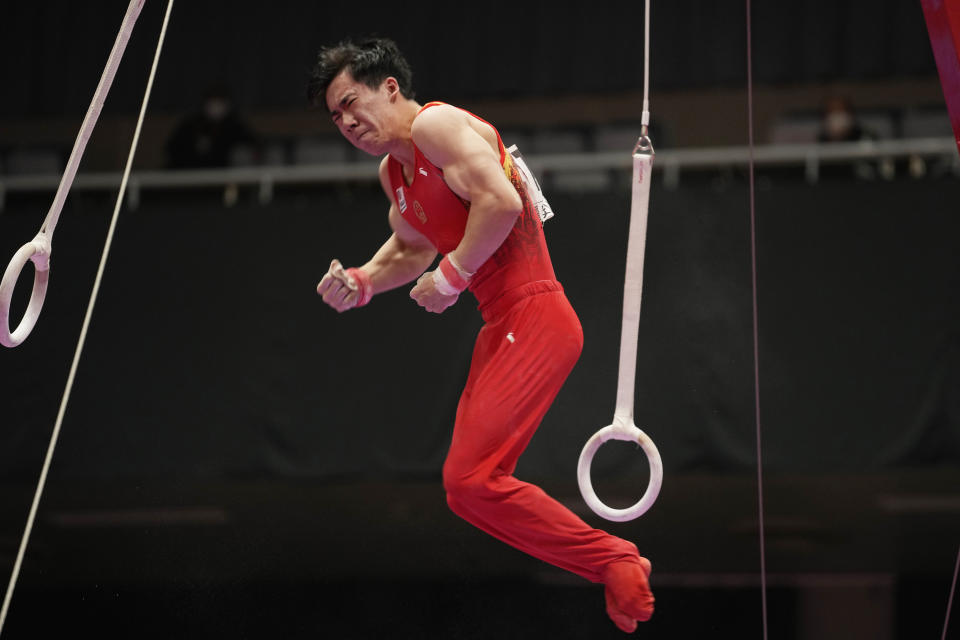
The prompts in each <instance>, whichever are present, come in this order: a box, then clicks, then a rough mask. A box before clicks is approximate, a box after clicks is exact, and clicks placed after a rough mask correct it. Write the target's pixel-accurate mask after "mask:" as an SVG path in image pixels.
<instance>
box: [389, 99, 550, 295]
mask: <svg viewBox="0 0 960 640" xmlns="http://www.w3.org/2000/svg"><path fill="white" fill-rule="evenodd" d="M438 104H442V103H439V102H430V103H428V104H426V105H425V106H424V107H423V109H421V110H420V112H421V113H422V112H423V110H424V109H429V108H430V107H432V106H436V105H438ZM461 110H462V111H464V112H465V113H468V114H469V115H471V116H472V117H474V118H477V120H480V121H481V122H484V123H485V124H489V123H488V122H486V121H485V120H483V119H482V118H479V117H477V116H475V115H474V114H472V113H470V112H469V111H466V110H463V109H461ZM494 131H495V132H496V129H495V128H494ZM497 145H498V146H499V147H500V164H501V166H503V171H504V173H505V174H506V176H507V178H508V179H509V180H510V182H511V183H512V184H513V186H514V188H515V189H516V190H517V193H518V194H519V195H520V199H521V200H522V201H523V209H522V211H521V212H520V215H518V216H517V220H516V223H515V224H514V226H513V230H511V231H510V235H508V236H507V238H506V240H504V241H503V244H501V245H500V247H499V248H498V249H497V250H496V251H495V252H494V253H493V255H492V256H490V258H489V259H488V260H487V261H486V262H484V263H483V265H481V266H480V268H479V269H477V272H476V274H475V275H474V276H473V279H472V280H471V281H470V286H469V289H470V291H471V292H472V293H473V295H474V296H476V298H477V302H478V303H479V306H480V309H481V311H482V310H483V309H484V307H486V306H488V305H490V304H492V303H493V302H494V301H496V300H497V299H498V298H500V297H501V296H502V295H503V294H505V293H507V292H509V291H511V290H514V289H516V288H518V287H521V286H523V285H526V284H529V283H531V282H537V281H550V282H555V281H556V276H555V274H554V271H553V264H552V263H551V261H550V254H549V252H548V251H547V243H546V240H545V238H544V237H543V224H542V223H541V221H540V216H538V215H537V212H536V211H535V210H534V208H533V206H532V204H531V203H530V200H529V199H528V198H527V194H526V191H525V189H524V188H523V182H522V181H521V178H520V175H519V173H518V172H517V169H516V167H514V164H513V157H512V156H511V155H510V154H509V153H507V151H506V149H505V148H504V146H503V141H502V140H501V139H500V133H499V132H497ZM413 150H414V159H415V165H414V169H413V170H414V173H413V180H411V182H410V184H407V182H406V179H405V178H404V175H403V166H402V165H401V164H400V162H399V161H398V160H397V159H396V158H394V157H393V156H390V158H389V160H388V161H387V167H388V171H389V176H390V187H391V189H392V190H393V193H392V196H393V199H394V202H395V203H396V205H397V210H398V211H399V212H400V215H401V216H402V217H403V219H404V220H406V221H407V223H409V224H410V226H412V227H413V228H414V229H416V230H417V231H419V232H420V233H422V234H423V235H424V236H426V238H427V239H428V240H430V242H431V243H432V244H433V245H434V246H435V247H436V248H437V251H439V252H440V253H443V254H447V253H449V252H451V251H453V250H454V249H456V248H457V246H458V245H459V244H460V241H461V240H462V239H463V232H464V229H465V228H466V225H467V216H468V215H470V203H469V202H468V201H466V200H464V199H462V198H461V197H460V196H458V195H457V194H456V193H454V192H453V191H451V190H450V187H448V186H447V183H446V182H444V180H443V170H442V169H440V168H439V167H437V166H435V165H434V164H433V163H431V162H430V161H429V160H428V159H427V158H426V156H424V155H423V154H422V153H421V152H420V149H418V148H417V146H416V145H413ZM557 286H558V287H559V285H557Z"/></svg>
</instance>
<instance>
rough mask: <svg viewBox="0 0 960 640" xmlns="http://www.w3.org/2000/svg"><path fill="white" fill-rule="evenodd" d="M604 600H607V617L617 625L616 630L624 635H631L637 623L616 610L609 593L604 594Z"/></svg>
mask: <svg viewBox="0 0 960 640" xmlns="http://www.w3.org/2000/svg"><path fill="white" fill-rule="evenodd" d="M606 599H607V615H608V616H610V619H611V620H613V624H615V625H617V628H618V629H620V631H623V632H625V633H633V632H634V631H636V630H637V621H636V620H634V619H633V618H632V617H631V616H629V615H627V614H626V613H624V612H623V611H621V610H620V609H618V608H617V605H616V603H615V602H614V601H613V598H612V597H610V592H609V591H607V592H606Z"/></svg>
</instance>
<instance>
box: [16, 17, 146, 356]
mask: <svg viewBox="0 0 960 640" xmlns="http://www.w3.org/2000/svg"><path fill="white" fill-rule="evenodd" d="M143 3H144V0H130V4H129V5H128V6H127V13H126V15H124V17H123V23H122V24H121V26H120V31H119V33H117V39H116V41H115V42H114V44H113V49H112V50H111V51H110V57H109V58H108V59H107V65H106V67H104V69H103V75H101V76H100V83H99V84H98V85H97V90H96V92H95V93H94V94H93V100H92V101H91V102H90V107H89V108H88V109H87V115H86V116H85V117H84V119H83V124H82V125H81V126H80V133H79V134H78V135H77V140H76V142H74V145H73V151H71V153H70V158H69V160H67V166H66V168H65V169H64V171H63V177H62V178H61V179H60V186H59V187H58V188H57V193H56V195H55V196H54V198H53V204H52V205H51V206H50V211H49V212H48V213H47V217H46V219H45V220H44V221H43V226H42V227H41V228H40V233H38V234H37V236H36V237H35V238H34V239H33V240H32V241H30V242H28V243H27V244H25V245H23V246H22V247H20V250H19V251H17V253H16V254H14V256H13V259H12V260H10V263H9V264H8V265H7V268H6V270H5V271H4V273H3V281H2V282H0V344H2V345H3V346H5V347H16V346H17V345H19V344H20V343H21V342H23V341H24V340H25V339H26V338H27V336H28V335H30V332H31V331H33V327H34V325H36V323H37V319H38V318H39V317H40V310H41V309H42V308H43V301H44V298H45V297H46V294H47V284H48V282H49V280H50V253H51V251H52V248H51V242H52V241H53V230H54V228H55V227H56V226H57V221H58V220H59V219H60V212H61V211H63V205H64V202H65V201H66V199H67V194H68V193H69V192H70V187H71V186H73V179H74V178H75V177H76V175H77V167H79V166H80V160H81V158H82V157H83V152H84V151H85V150H86V148H87V141H89V140H90V134H91V133H93V128H94V127H95V126H96V124H97V120H98V119H99V117H100V111H101V110H102V109H103V103H104V101H105V100H106V98H107V93H108V92H109V91H110V85H112V84H113V78H114V76H115V75H116V73H117V67H118V66H120V59H121V58H122V57H123V52H124V50H125V49H126V48H127V42H128V41H129V40H130V33H131V32H132V31H133V25H134V23H136V21H137V17H138V16H139V15H140V10H141V9H143ZM27 262H33V268H34V276H33V292H32V293H31V294H30V303H29V305H28V306H27V311H26V313H25V314H24V316H23V319H22V320H21V321H20V324H19V325H18V326H17V328H16V329H15V330H14V331H12V332H11V331H10V300H11V298H12V297H13V290H14V288H15V287H16V284H17V280H18V279H19V277H20V272H21V271H22V270H23V268H24V267H25V266H26V264H27Z"/></svg>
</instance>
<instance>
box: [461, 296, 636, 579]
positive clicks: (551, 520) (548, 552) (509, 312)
mask: <svg viewBox="0 0 960 640" xmlns="http://www.w3.org/2000/svg"><path fill="white" fill-rule="evenodd" d="M518 289H519V290H517V289H515V290H511V291H510V292H508V294H506V295H505V296H504V297H503V298H501V299H499V300H497V301H496V302H494V304H493V305H491V307H489V308H487V309H482V311H483V318H484V320H485V324H484V326H483V328H482V329H481V330H480V334H479V336H478V337H477V343H476V346H475V347H474V351H473V360H472V363H471V365H470V374H469V376H468V378H467V385H466V388H465V389H464V391H463V395H462V396H461V398H460V404H459V406H458V407H457V421H456V425H455V426H454V430H453V441H452V443H451V445H450V452H449V454H448V455H447V460H446V462H445V463H444V467H443V485H444V488H445V489H446V492H447V502H448V504H449V505H450V508H451V509H452V510H453V511H454V513H456V514H457V515H459V516H460V517H461V518H463V519H464V520H467V521H468V522H470V523H471V524H473V525H474V526H476V527H479V528H480V529H482V530H484V531H486V532H487V533H489V534H490V535H492V536H494V537H496V538H498V539H500V540H502V541H503V542H506V543H507V544H509V545H512V546H514V547H516V548H517V549H520V550H521V551H524V552H526V553H528V554H530V555H532V556H534V557H536V558H539V559H541V560H544V561H545V562H549V563H550V564H553V565H556V566H558V567H560V568H562V569H566V570H568V571H572V572H573V573H576V574H577V575H580V576H582V577H584V578H586V579H587V580H590V581H592V582H602V574H603V569H604V567H605V566H606V565H607V564H608V563H610V562H613V561H616V560H623V559H633V560H637V559H638V555H639V554H638V553H637V549H636V547H635V546H634V544H633V543H631V542H628V541H626V540H623V539H621V538H618V537H616V536H612V535H610V534H608V533H606V532H604V531H600V530H599V529H594V528H592V527H590V526H588V525H587V524H586V523H585V522H584V521H583V520H581V519H580V518H579V517H577V516H576V515H574V513H573V512H571V511H570V510H569V509H567V508H566V507H564V506H563V505H562V504H560V503H559V502H557V501H556V500H554V499H553V498H551V497H550V496H548V495H547V494H546V493H545V492H544V491H543V490H542V489H540V488H539V487H537V486H535V485H532V484H529V483H526V482H521V481H520V480H517V479H516V478H515V477H514V476H513V471H514V469H515V468H516V465H517V459H518V458H519V457H520V454H521V453H523V450H524V449H525V448H526V447H527V444H528V443H529V442H530V438H531V437H533V434H534V432H535V431H536V430H537V427H538V426H539V425H540V421H541V420H542V419H543V416H544V414H546V412H547V409H549V408H550V405H551V403H552V402H553V399H554V398H555V397H556V395H557V392H558V391H560V387H561V386H563V383H564V381H565V380H566V379H567V376H568V375H569V374H570V371H571V370H572V369H573V365H574V364H575V363H576V361H577V358H579V357H580V351H581V350H582V348H583V331H582V329H581V328H580V321H579V320H578V319H577V316H576V314H575V313H574V311H573V308H572V307H571V306H570V303H569V302H568V301H567V298H566V296H565V295H564V293H563V289H562V288H561V286H560V284H559V283H557V282H553V281H539V282H533V283H530V284H528V285H524V286H523V287H520V288H518Z"/></svg>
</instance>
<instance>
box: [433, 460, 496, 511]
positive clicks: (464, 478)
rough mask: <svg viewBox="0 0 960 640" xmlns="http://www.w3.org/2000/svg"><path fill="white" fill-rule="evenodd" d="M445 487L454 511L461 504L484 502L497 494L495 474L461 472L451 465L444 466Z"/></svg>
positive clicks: (448, 502) (448, 500)
mask: <svg viewBox="0 0 960 640" xmlns="http://www.w3.org/2000/svg"><path fill="white" fill-rule="evenodd" d="M443 488H444V490H445V491H446V492H447V504H448V505H449V506H450V509H451V510H453V512H454V513H458V514H459V511H458V507H459V505H470V504H476V503H479V502H484V501H486V500H489V499H490V498H492V497H495V496H496V495H497V493H498V492H497V480H496V477H495V476H492V475H489V474H484V473H461V472H459V471H457V470H456V469H455V468H453V467H450V466H449V465H447V466H445V467H444V468H443Z"/></svg>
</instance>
